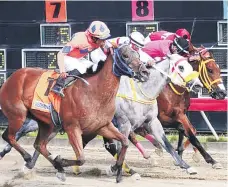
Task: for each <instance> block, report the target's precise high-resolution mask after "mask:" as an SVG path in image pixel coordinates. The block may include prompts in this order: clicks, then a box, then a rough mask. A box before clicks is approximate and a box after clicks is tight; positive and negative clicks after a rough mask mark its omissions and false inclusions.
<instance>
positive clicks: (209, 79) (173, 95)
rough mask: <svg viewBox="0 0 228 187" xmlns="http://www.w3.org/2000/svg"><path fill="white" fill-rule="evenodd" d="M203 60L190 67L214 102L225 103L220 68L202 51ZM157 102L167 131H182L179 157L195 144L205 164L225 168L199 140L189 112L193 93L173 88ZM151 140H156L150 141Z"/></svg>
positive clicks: (166, 89) (200, 54) (139, 132)
mask: <svg viewBox="0 0 228 187" xmlns="http://www.w3.org/2000/svg"><path fill="white" fill-rule="evenodd" d="M199 57H200V60H194V61H192V62H190V64H191V65H192V66H193V69H194V70H196V71H198V72H199V78H200V80H201V82H202V83H203V85H204V87H205V88H207V90H208V92H209V94H210V95H211V97H212V98H214V99H224V98H225V96H226V90H225V87H224V85H223V82H222V79H221V76H220V69H219V66H218V65H217V64H216V62H215V60H214V58H213V55H212V53H211V52H209V51H208V50H206V49H205V48H202V49H201V52H200V53H199ZM157 101H158V108H159V120H160V121H161V123H162V125H163V127H174V128H176V129H178V130H179V141H178V148H177V151H178V154H179V155H180V156H181V157H182V154H183V151H184V149H185V148H186V147H187V145H189V143H191V144H192V145H193V146H194V147H195V148H196V149H195V148H194V151H195V152H196V151H197V150H199V152H200V153H201V155H202V156H203V157H204V159H205V161H206V162H207V163H210V164H212V167H213V168H215V169H220V168H222V166H221V164H220V163H218V162H217V161H215V160H214V159H213V158H212V157H211V156H210V154H208V153H207V152H206V150H205V149H204V148H203V146H202V145H201V144H200V142H199V141H198V139H197V138H196V136H195V134H196V129H195V128H194V127H193V125H192V124H191V122H190V121H189V120H188V117H187V115H186V112H187V111H188V108H189V106H190V93H189V92H188V91H187V90H186V89H185V88H182V87H179V86H177V85H173V84H169V85H168V86H167V87H165V88H164V90H163V91H162V92H161V94H160V95H159V97H158V98H157ZM137 133H138V134H140V135H142V136H144V137H145V138H147V137H148V136H147V132H146V131H145V129H142V128H141V129H138V130H137ZM184 136H186V137H187V138H188V140H187V141H186V143H185V146H184V148H183V143H182V142H183V138H184ZM150 139H152V138H151V137H150ZM150 139H149V140H150ZM152 141H153V140H152ZM134 142H135V143H137V141H136V140H134Z"/></svg>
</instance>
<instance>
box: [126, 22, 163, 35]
mask: <svg viewBox="0 0 228 187" xmlns="http://www.w3.org/2000/svg"><path fill="white" fill-rule="evenodd" d="M158 27H159V23H158V22H130V23H126V35H127V36H129V35H130V33H132V32H134V31H138V32H140V33H142V34H143V35H144V37H147V36H148V34H149V33H151V32H157V31H158Z"/></svg>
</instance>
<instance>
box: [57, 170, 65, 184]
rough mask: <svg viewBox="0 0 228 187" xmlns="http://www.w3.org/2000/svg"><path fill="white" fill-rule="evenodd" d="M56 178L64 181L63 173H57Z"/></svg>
mask: <svg viewBox="0 0 228 187" xmlns="http://www.w3.org/2000/svg"><path fill="white" fill-rule="evenodd" d="M56 177H57V178H58V179H59V180H60V181H62V182H65V181H66V174H65V173H63V172H57V173H56Z"/></svg>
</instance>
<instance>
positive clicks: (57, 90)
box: [51, 77, 65, 97]
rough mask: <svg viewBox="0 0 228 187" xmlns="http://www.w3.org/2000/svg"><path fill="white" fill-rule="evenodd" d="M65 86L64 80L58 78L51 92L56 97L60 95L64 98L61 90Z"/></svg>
mask: <svg viewBox="0 0 228 187" xmlns="http://www.w3.org/2000/svg"><path fill="white" fill-rule="evenodd" d="M64 86H65V78H62V77H59V78H58V79H57V81H56V83H55V85H54V86H53V88H52V89H51V91H52V92H54V93H56V94H57V95H60V96H61V97H64V96H65V95H64V93H63V88H64Z"/></svg>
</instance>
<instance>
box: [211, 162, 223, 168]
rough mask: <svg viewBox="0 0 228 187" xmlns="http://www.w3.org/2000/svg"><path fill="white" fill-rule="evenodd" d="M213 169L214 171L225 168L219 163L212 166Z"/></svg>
mask: <svg viewBox="0 0 228 187" xmlns="http://www.w3.org/2000/svg"><path fill="white" fill-rule="evenodd" d="M212 168H213V169H222V168H223V167H222V165H221V164H220V163H219V162H217V163H215V164H213V165H212Z"/></svg>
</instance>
